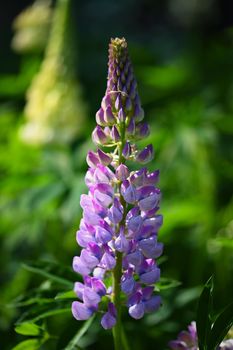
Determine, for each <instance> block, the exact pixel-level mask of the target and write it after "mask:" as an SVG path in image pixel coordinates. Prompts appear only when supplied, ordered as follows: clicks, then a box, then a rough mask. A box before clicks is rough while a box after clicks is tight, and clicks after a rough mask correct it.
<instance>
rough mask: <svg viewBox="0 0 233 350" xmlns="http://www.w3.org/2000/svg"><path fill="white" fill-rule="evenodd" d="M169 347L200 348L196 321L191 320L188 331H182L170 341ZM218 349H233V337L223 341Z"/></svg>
mask: <svg viewBox="0 0 233 350" xmlns="http://www.w3.org/2000/svg"><path fill="white" fill-rule="evenodd" d="M169 347H170V348H171V349H172V350H198V349H199V348H198V337H197V328H196V322H195V321H193V322H191V324H190V325H189V326H188V330H187V331H182V332H180V333H179V334H178V337H177V340H172V341H170V342H169ZM216 350H233V339H226V340H224V341H222V342H221V344H220V345H219V347H218V348H217V349H216Z"/></svg>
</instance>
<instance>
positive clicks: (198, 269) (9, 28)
mask: <svg viewBox="0 0 233 350" xmlns="http://www.w3.org/2000/svg"><path fill="white" fill-rule="evenodd" d="M232 5H233V4H232V2H231V1H230V0H228V1H227V0H205V1H203V0H189V1H186V0H160V1H159V0H154V1H153V0H118V1H113V0H108V1H107V0H98V1H95V0H86V1H79V0H76V1H72V0H70V1H69V0H57V1H56V2H55V1H53V2H49V1H46V0H39V1H37V2H36V3H34V5H33V2H32V1H30V0H27V1H26V0H21V1H13V0H10V1H7V2H5V3H4V7H3V9H2V10H1V11H0V48H1V49H0V63H1V64H0V191H1V195H0V210H1V221H0V244H1V255H0V283H1V288H0V309H1V313H0V332H1V335H0V339H1V340H0V347H1V349H6V350H8V349H12V348H13V347H14V346H16V344H18V343H20V342H22V341H25V340H26V339H30V341H29V343H27V344H26V343H24V344H23V345H21V348H17V350H20V349H25V350H26V349H27V350H36V349H48V350H53V349H69V350H70V349H103V350H104V349H112V348H113V346H112V338H111V332H110V331H109V332H108V331H107V332H106V331H103V330H102V329H101V327H100V325H99V320H96V321H94V323H93V324H92V326H91V328H90V329H89V330H88V331H87V333H86V334H85V335H84V336H83V337H82V338H81V339H80V340H78V342H77V344H78V347H72V346H70V347H69V348H68V347H67V344H69V343H70V340H71V339H72V337H73V336H74V335H75V334H76V333H77V331H78V330H79V329H80V328H81V326H82V323H81V322H77V321H75V320H73V319H72V316H71V314H70V312H69V305H70V303H71V300H69V299H63V298H62V297H60V298H59V297H58V298H56V300H55V299H54V297H55V296H56V295H57V294H58V293H61V292H66V291H68V290H69V289H71V288H70V286H72V282H73V281H74V280H75V279H77V277H76V276H75V275H74V274H73V273H72V271H71V268H70V266H71V263H72V257H73V255H74V254H77V253H78V247H77V245H76V241H75V232H76V230H77V228H78V225H79V220H80V217H81V210H80V206H79V197H80V194H81V193H84V192H85V191H86V188H85V186H84V181H83V177H84V174H85V171H86V168H87V166H86V163H85V156H86V152H87V150H88V149H90V148H92V149H93V147H94V146H93V145H92V143H91V138H90V135H91V131H92V129H93V127H94V125H95V112H96V111H97V110H98V109H99V106H100V101H101V99H102V96H103V95H104V91H105V84H106V74H107V55H108V53H107V48H108V42H109V39H110V38H111V37H115V36H118V37H122V36H124V37H125V38H126V39H127V41H128V45H129V52H130V56H131V59H132V61H133V65H134V70H135V75H136V78H137V81H138V86H139V93H140V96H141V100H142V104H143V107H144V109H145V115H146V120H147V121H148V122H149V124H150V125H151V135H150V137H149V138H148V139H147V140H146V141H147V142H148V143H152V144H153V145H154V147H155V150H156V153H155V160H154V161H153V162H152V163H151V165H150V168H151V169H155V168H156V169H157V168H159V169H160V171H161V180H160V187H161V189H162V193H163V199H162V205H161V213H163V214H164V225H163V227H162V229H161V231H160V241H162V242H164V245H165V249H164V255H163V258H162V259H161V261H160V263H161V270H162V276H163V284H162V286H161V294H162V297H163V307H162V308H161V309H160V310H159V311H158V312H157V313H155V314H151V315H148V316H146V317H145V318H144V319H143V320H140V321H134V320H132V319H129V317H128V316H127V314H125V315H124V325H125V328H126V332H127V334H128V336H129V339H130V341H129V343H130V345H131V347H132V348H133V349H135V350H140V349H145V350H146V349H152V348H155V349H159V350H160V349H161V350H162V349H167V343H168V341H169V340H170V339H174V338H175V337H176V334H177V333H178V332H179V331H180V330H181V329H183V328H185V327H186V325H187V324H188V323H190V321H192V320H193V319H195V315H196V304H197V299H198V297H199V295H200V291H201V288H202V285H203V283H204V282H205V281H206V280H207V279H208V278H209V276H210V275H212V274H214V275H215V294H214V298H215V305H214V307H215V309H216V310H221V309H222V308H223V307H224V306H225V305H226V304H227V303H229V302H230V301H231V299H232V291H233V278H232V276H233V254H232V252H233V197H232V185H233V142H232V138H233V7H232ZM25 8H27V10H25ZM22 11H24V12H23V13H22ZM20 13H21V15H19V14H20ZM146 141H145V142H146ZM62 310H63V311H62ZM46 313H47V314H46ZM25 320H32V321H33V322H35V323H36V324H37V325H38V326H39V327H42V328H40V332H39V333H38V332H36V331H35V330H34V333H35V334H34V336H33V334H31V335H30V334H29V336H27V335H19V334H17V333H16V332H15V331H14V327H15V323H17V322H18V323H19V322H21V321H25ZM46 337H47V338H46ZM42 338H43V339H42ZM45 338H46V339H45ZM45 340H47V341H45ZM71 345H72V344H71ZM26 346H27V347H26Z"/></svg>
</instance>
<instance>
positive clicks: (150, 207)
mask: <svg viewBox="0 0 233 350" xmlns="http://www.w3.org/2000/svg"><path fill="white" fill-rule="evenodd" d="M143 118H144V112H143V109H142V107H141V103H140V99H139V96H138V92H137V83H136V80H135V78H134V75H133V70H132V66H131V62H130V60H129V56H128V50H127V44H126V41H125V39H118V38H116V39H114V40H113V39H112V40H111V43H110V46H109V70H108V82H107V90H106V93H105V96H104V98H103V100H102V103H101V108H100V109H99V111H98V112H97V114H96V122H97V126H96V128H95V130H94V131H93V134H92V137H93V141H94V142H95V143H96V144H97V145H99V146H103V147H105V151H103V150H102V149H100V148H98V149H97V151H96V152H94V151H89V152H88V154H87V163H88V165H89V169H88V171H87V174H86V177H85V182H86V185H87V187H88V189H89V191H88V194H87V195H82V196H81V202H80V204H81V207H82V209H83V218H82V219H81V222H80V228H79V230H78V232H77V242H78V244H79V246H80V247H82V250H81V254H80V256H75V257H74V260H73V269H74V271H76V272H77V273H79V274H81V275H82V276H83V281H84V282H83V283H80V282H77V283H76V284H75V288H74V290H75V292H76V294H77V297H78V298H79V299H80V301H74V302H73V304H72V312H73V315H74V317H75V318H76V319H78V320H85V319H88V318H89V317H90V316H91V315H92V314H93V313H95V312H97V311H100V312H103V316H102V319H101V324H102V326H103V327H104V328H105V329H107V328H112V327H113V326H114V325H115V324H116V322H117V314H118V310H119V305H117V302H115V300H119V298H118V299H117V298H116V293H118V290H119V288H118V287H119V286H120V293H121V296H120V300H121V302H122V304H125V305H126V306H127V307H128V310H129V314H130V316H131V317H133V318H135V319H140V318H141V317H143V315H144V313H148V312H152V311H155V310H157V309H158V308H159V306H160V304H161V298H160V296H159V295H156V294H155V293H154V289H155V283H156V282H157V281H158V280H159V278H160V269H159V267H158V265H157V263H156V259H157V258H158V257H159V256H160V255H161V254H162V250H163V245H162V244H161V243H159V242H158V229H159V228H160V226H161V225H162V216H161V215H160V214H158V210H159V203H160V197H161V194H160V190H159V189H158V188H157V182H158V178H159V171H158V170H157V171H154V172H149V171H148V170H147V169H146V168H141V169H139V170H137V171H130V170H129V168H128V166H127V165H126V164H125V163H126V161H127V160H128V159H130V160H134V161H136V162H138V163H141V164H145V163H147V162H148V161H150V160H151V159H152V157H153V148H152V145H148V146H147V147H145V148H144V149H143V150H138V149H137V147H136V145H135V141H137V140H140V139H143V138H145V137H146V136H147V135H148V134H149V127H148V125H147V124H146V123H143V122H142V120H143ZM106 148H107V149H109V150H110V151H109V152H106ZM116 271H120V276H118V274H117V273H116ZM117 276H118V277H117ZM113 279H115V280H114V281H113ZM106 304H107V305H108V306H107V307H106ZM120 307H121V305H120Z"/></svg>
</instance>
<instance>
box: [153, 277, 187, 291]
mask: <svg viewBox="0 0 233 350" xmlns="http://www.w3.org/2000/svg"><path fill="white" fill-rule="evenodd" d="M180 285H181V282H180V281H177V280H174V279H172V278H166V277H161V278H160V280H159V282H157V283H156V284H155V287H156V290H158V291H160V290H162V289H163V290H164V289H170V288H175V287H178V286H180Z"/></svg>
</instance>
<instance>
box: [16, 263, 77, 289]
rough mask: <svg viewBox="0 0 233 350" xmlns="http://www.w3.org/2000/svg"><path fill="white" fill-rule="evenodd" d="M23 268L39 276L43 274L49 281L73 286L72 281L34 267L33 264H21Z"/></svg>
mask: <svg viewBox="0 0 233 350" xmlns="http://www.w3.org/2000/svg"><path fill="white" fill-rule="evenodd" d="M22 266H23V268H24V269H26V270H28V271H30V272H33V273H36V274H38V275H41V276H44V277H46V278H48V279H49V280H51V281H54V282H57V283H59V284H63V285H65V286H68V287H69V288H72V287H73V282H71V281H69V280H67V279H65V278H62V277H58V276H56V275H54V274H52V273H50V272H47V271H45V270H42V269H40V268H38V267H34V266H30V265H27V264H23V265H22Z"/></svg>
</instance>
